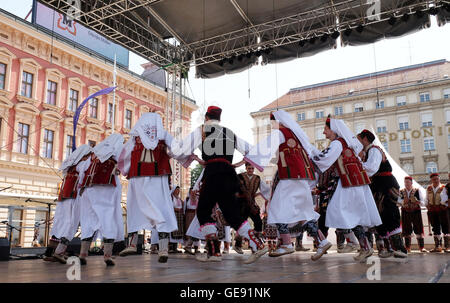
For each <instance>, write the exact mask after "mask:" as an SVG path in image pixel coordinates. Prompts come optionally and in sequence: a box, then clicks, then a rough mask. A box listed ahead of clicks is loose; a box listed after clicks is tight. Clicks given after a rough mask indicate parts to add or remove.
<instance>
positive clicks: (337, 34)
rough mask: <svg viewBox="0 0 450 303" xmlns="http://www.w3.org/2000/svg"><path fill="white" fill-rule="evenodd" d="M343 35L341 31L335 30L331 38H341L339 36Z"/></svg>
mask: <svg viewBox="0 0 450 303" xmlns="http://www.w3.org/2000/svg"><path fill="white" fill-rule="evenodd" d="M340 35H341V33H339V32H338V31H334V32H333V33H332V34H331V38H333V39H334V40H336V39H337V38H339V36H340Z"/></svg>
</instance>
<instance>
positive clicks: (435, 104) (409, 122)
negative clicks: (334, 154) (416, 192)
mask: <svg viewBox="0 0 450 303" xmlns="http://www.w3.org/2000/svg"><path fill="white" fill-rule="evenodd" d="M449 75H450V62H447V61H445V60H438V61H433V62H427V63H423V64H417V65H411V66H406V67H402V68H396V69H391V70H386V71H381V72H377V73H372V74H366V75H361V76H356V77H351V78H347V79H342V80H335V81H330V82H325V83H319V84H313V85H309V86H304V87H299V88H293V89H291V90H290V91H289V92H288V93H287V94H285V95H284V96H282V97H281V98H279V99H277V100H275V101H274V102H272V103H270V104H268V105H267V106H265V107H263V108H262V109H261V110H259V111H257V112H254V113H252V114H251V115H252V117H253V119H254V122H255V124H254V128H253V134H254V140H255V142H258V141H259V140H261V139H262V138H264V137H265V136H267V134H268V133H269V132H270V123H269V122H270V121H269V115H270V112H272V111H274V110H276V109H277V108H279V109H284V110H286V111H287V112H289V113H290V114H292V117H293V118H294V119H295V120H296V121H298V123H299V124H300V125H301V126H302V128H303V129H304V130H305V132H306V133H307V135H308V137H309V138H310V139H311V141H312V142H311V143H313V144H314V145H315V146H316V147H317V148H319V149H324V148H326V147H327V145H328V144H329V142H328V140H326V139H325V135H324V134H323V129H324V125H325V120H326V117H327V116H328V114H331V115H332V116H333V117H336V118H338V119H343V120H344V121H345V122H346V123H347V125H348V126H349V127H350V128H351V129H352V130H353V131H354V132H355V133H359V132H360V131H361V130H363V129H371V128H372V129H373V130H374V131H375V132H376V133H377V135H378V137H379V139H380V141H381V142H382V144H383V145H384V147H385V148H386V149H387V150H388V152H389V154H390V155H391V156H392V157H393V159H394V160H395V161H396V162H397V163H398V164H399V165H400V166H401V167H402V168H403V169H404V170H405V171H406V172H407V173H408V174H410V175H411V176H413V177H414V178H415V180H417V181H418V182H419V183H421V184H427V183H428V182H429V177H428V175H429V173H431V172H439V173H441V179H442V180H443V182H447V181H448V174H447V172H448V171H450V168H449V162H450V78H449ZM274 171H275V168H274V167H269V168H268V169H267V170H265V171H264V178H265V179H266V181H270V180H271V178H272V176H273V174H274Z"/></svg>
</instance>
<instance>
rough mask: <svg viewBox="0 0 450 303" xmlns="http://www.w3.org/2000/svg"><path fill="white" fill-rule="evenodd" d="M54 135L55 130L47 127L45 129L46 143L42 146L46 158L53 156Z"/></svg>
mask: <svg viewBox="0 0 450 303" xmlns="http://www.w3.org/2000/svg"><path fill="white" fill-rule="evenodd" d="M53 137H54V131H52V130H49V129H45V130H44V145H43V146H42V156H43V157H44V158H49V159H51V158H52V154H53Z"/></svg>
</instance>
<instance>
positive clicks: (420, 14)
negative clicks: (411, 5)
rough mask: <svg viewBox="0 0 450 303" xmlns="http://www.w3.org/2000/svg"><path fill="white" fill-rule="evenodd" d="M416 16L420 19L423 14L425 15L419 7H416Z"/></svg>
mask: <svg viewBox="0 0 450 303" xmlns="http://www.w3.org/2000/svg"><path fill="white" fill-rule="evenodd" d="M414 14H415V15H416V17H417V18H419V19H422V18H423V16H424V15H425V13H424V12H423V11H421V10H420V9H418V10H417V11H416V12H415V13H414Z"/></svg>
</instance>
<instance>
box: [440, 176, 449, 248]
mask: <svg viewBox="0 0 450 303" xmlns="http://www.w3.org/2000/svg"><path fill="white" fill-rule="evenodd" d="M448 179H449V182H448V183H447V185H445V187H444V190H442V193H441V203H442V204H443V205H446V206H447V218H448V220H449V221H450V204H449V202H450V199H449V197H450V173H448ZM449 226H450V222H449ZM449 229H450V227H449ZM444 251H445V252H446V253H449V252H450V234H447V235H445V236H444Z"/></svg>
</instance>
